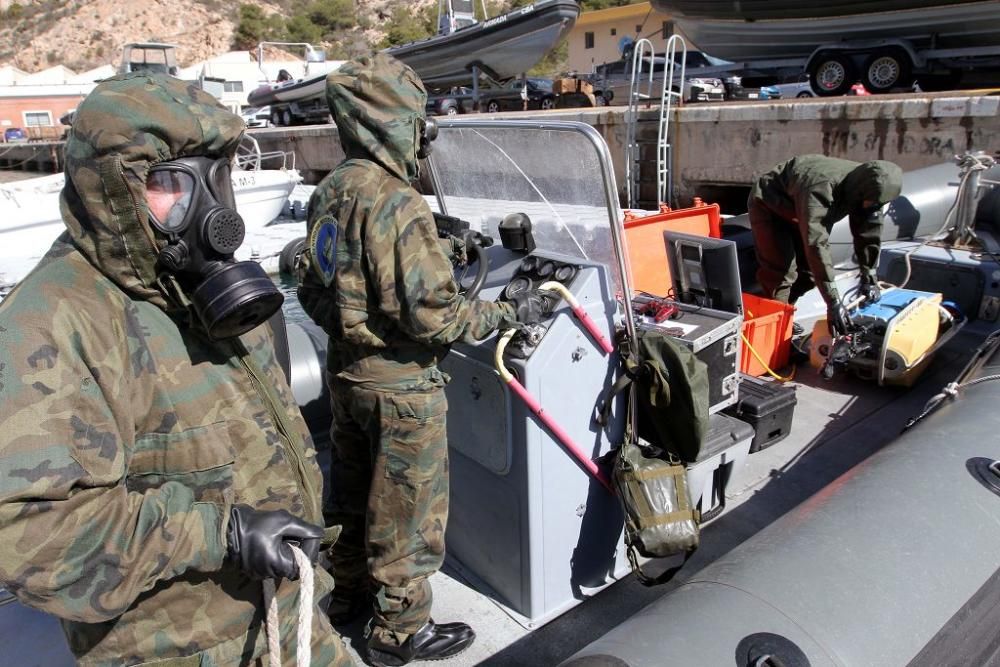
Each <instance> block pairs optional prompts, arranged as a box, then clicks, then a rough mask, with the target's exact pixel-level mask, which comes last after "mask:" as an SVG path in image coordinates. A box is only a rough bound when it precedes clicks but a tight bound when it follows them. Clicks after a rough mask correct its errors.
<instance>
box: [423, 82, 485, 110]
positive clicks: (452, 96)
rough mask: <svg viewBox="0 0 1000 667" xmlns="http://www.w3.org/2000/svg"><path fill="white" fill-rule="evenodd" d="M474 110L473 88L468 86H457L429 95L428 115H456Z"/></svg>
mask: <svg viewBox="0 0 1000 667" xmlns="http://www.w3.org/2000/svg"><path fill="white" fill-rule="evenodd" d="M474 110H475V109H473V99H472V89H471V88H468V87H466V86H455V87H454V88H449V89H448V90H445V91H441V92H438V93H433V94H431V95H428V97H427V108H426V111H427V115H428V116H454V115H456V114H460V113H472V112H473V111H474Z"/></svg>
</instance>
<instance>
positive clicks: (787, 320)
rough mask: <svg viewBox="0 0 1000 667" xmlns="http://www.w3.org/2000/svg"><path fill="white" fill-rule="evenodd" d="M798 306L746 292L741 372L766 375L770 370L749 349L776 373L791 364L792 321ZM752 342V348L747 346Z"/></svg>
mask: <svg viewBox="0 0 1000 667" xmlns="http://www.w3.org/2000/svg"><path fill="white" fill-rule="evenodd" d="M794 315H795V306H791V305H789V304H787V303H781V302H780V301H774V300H773V299H765V298H763V297H759V296H754V295H753V294H747V293H746V292H744V293H743V336H744V337H745V339H746V340H744V341H743V348H742V349H743V352H742V353H741V354H742V356H741V357H740V370H741V371H742V372H744V373H746V374H747V375H758V376H759V375H766V374H767V369H766V368H764V365H763V364H762V363H760V361H758V360H757V357H755V356H754V354H753V352H751V351H750V349H749V347H750V346H753V349H754V350H756V351H757V354H759V355H760V358H761V359H763V360H764V361H766V362H767V365H768V366H769V367H770V368H771V370H773V371H777V370H778V369H780V368H783V367H784V366H786V365H788V358H789V355H790V354H791V351H792V319H793V317H794ZM747 341H750V346H748V345H747Z"/></svg>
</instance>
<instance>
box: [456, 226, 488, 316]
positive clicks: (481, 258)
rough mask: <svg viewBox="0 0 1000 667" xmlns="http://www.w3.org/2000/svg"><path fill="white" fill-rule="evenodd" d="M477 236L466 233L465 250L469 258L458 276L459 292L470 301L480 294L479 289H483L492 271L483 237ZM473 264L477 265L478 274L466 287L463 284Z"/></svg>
mask: <svg viewBox="0 0 1000 667" xmlns="http://www.w3.org/2000/svg"><path fill="white" fill-rule="evenodd" d="M475 237H476V235H475V234H466V235H465V252H466V255H467V257H468V260H467V262H466V264H465V267H464V268H463V270H462V275H461V276H459V277H458V278H457V280H458V287H459V290H458V292H459V294H461V295H462V296H463V297H465V298H466V299H467V300H469V301H472V300H473V299H475V298H476V297H477V296H479V290H481V289H482V288H483V285H484V284H486V277H487V276H488V275H489V273H490V260H489V258H487V257H486V249H485V248H483V246H482V245H480V244H481V243H482V239H481V238H479V239H477V238H475ZM486 238H489V237H486ZM473 264H475V265H476V275H475V277H474V278H473V279H472V283H471V284H470V285H469V286H468V287H466V286H465V285H464V284H463V281H464V279H465V277H466V275H467V274H468V273H469V267H470V266H472V265H473Z"/></svg>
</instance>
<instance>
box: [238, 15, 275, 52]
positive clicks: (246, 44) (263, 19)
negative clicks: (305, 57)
mask: <svg viewBox="0 0 1000 667" xmlns="http://www.w3.org/2000/svg"><path fill="white" fill-rule="evenodd" d="M280 32H281V23H280V19H278V18H276V17H271V16H267V15H266V14H264V11H263V10H262V9H261V8H260V7H258V6H257V5H240V11H239V22H238V23H237V25H236V32H235V33H234V34H233V48H234V49H238V50H243V49H252V48H253V47H255V46H257V44H258V43H260V42H264V41H269V40H274V39H276V38H277V37H278V36H279V34H280Z"/></svg>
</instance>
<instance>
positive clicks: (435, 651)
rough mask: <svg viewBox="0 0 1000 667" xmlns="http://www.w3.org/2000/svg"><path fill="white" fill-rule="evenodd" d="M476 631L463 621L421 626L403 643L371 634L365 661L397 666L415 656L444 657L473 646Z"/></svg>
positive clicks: (391, 666) (411, 659)
mask: <svg viewBox="0 0 1000 667" xmlns="http://www.w3.org/2000/svg"><path fill="white" fill-rule="evenodd" d="M475 639H476V633H475V632H473V631H472V628H470V627H469V626H468V625H466V624H465V623H443V624H441V625H438V624H436V623H435V622H434V621H428V622H427V624H426V625H424V627H422V628H420V629H419V630H417V631H416V632H415V633H413V634H412V635H410V637H409V638H408V639H407V640H406V641H405V642H403V644H402V646H393V645H389V644H385V643H383V642H381V641H379V640H377V639H375V638H374V637H373V638H371V639H369V640H368V661H369V662H370V663H371V664H372V665H376V666H377V667H398V666H399V665H406V664H409V663H411V662H416V661H418V660H444V659H445V658H451V657H453V656H456V655H458V654H459V653H461V652H462V651H464V650H465V649H467V648H469V647H470V646H472V642H473V641H475Z"/></svg>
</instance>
